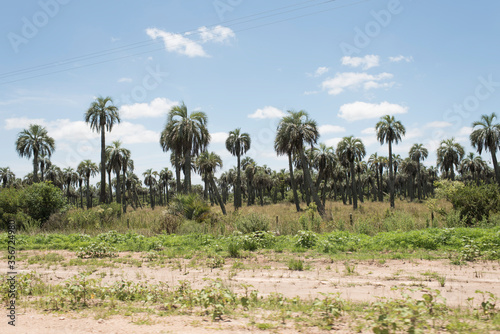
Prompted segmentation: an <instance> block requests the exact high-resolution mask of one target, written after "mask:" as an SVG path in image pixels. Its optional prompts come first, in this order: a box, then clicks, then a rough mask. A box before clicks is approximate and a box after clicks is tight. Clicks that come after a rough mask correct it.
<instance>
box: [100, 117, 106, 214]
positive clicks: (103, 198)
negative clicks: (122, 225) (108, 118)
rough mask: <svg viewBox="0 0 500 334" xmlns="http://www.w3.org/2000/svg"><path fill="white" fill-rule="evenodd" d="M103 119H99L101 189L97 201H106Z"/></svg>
mask: <svg viewBox="0 0 500 334" xmlns="http://www.w3.org/2000/svg"><path fill="white" fill-rule="evenodd" d="M104 121H105V119H104V118H103V120H102V121H101V124H100V125H101V126H100V130H101V189H100V194H99V203H100V204H104V203H106V137H105V131H106V128H105V125H106V124H105V123H104Z"/></svg>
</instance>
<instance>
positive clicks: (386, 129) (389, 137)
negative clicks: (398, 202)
mask: <svg viewBox="0 0 500 334" xmlns="http://www.w3.org/2000/svg"><path fill="white" fill-rule="evenodd" d="M375 130H376V131H377V139H378V141H379V142H380V144H382V145H383V144H384V143H388V144H389V191H390V199H391V208H394V169H393V168H394V166H393V164H392V143H396V144H397V143H399V142H400V141H401V137H402V136H404V135H405V133H406V129H405V127H404V126H403V124H402V123H401V122H400V121H396V120H395V119H394V116H390V115H385V116H383V117H381V119H380V121H379V122H378V123H377V125H376V126H375Z"/></svg>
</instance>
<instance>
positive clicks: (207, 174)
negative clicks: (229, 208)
mask: <svg viewBox="0 0 500 334" xmlns="http://www.w3.org/2000/svg"><path fill="white" fill-rule="evenodd" d="M196 165H197V166H198V170H199V172H200V174H201V175H202V176H203V178H204V179H205V180H206V183H207V184H209V185H210V188H211V190H212V192H213V193H214V194H215V198H216V199H217V202H218V203H219V206H220V209H221V210H222V213H223V214H224V215H226V207H225V206H224V202H223V201H222V198H221V196H220V194H219V189H218V188H217V185H216V184H215V180H214V179H215V177H214V173H215V171H216V170H217V168H222V159H221V157H220V156H219V155H217V154H215V153H214V152H210V153H209V152H206V151H205V152H202V153H201V154H200V155H199V156H198V158H197V159H196ZM205 188H206V186H205Z"/></svg>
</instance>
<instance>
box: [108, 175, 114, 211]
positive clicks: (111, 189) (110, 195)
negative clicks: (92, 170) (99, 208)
mask: <svg viewBox="0 0 500 334" xmlns="http://www.w3.org/2000/svg"><path fill="white" fill-rule="evenodd" d="M108 180H109V203H110V204H111V202H113V188H112V186H111V171H108Z"/></svg>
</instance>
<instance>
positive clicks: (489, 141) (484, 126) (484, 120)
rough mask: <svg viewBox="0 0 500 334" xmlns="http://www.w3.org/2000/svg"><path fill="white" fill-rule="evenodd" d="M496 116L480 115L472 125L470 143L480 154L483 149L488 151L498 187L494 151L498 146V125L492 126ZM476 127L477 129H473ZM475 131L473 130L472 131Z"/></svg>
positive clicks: (493, 114) (499, 135)
mask: <svg viewBox="0 0 500 334" xmlns="http://www.w3.org/2000/svg"><path fill="white" fill-rule="evenodd" d="M495 118H497V115H496V114H495V113H492V114H491V115H489V116H488V115H482V116H481V120H480V121H477V122H474V123H472V128H473V131H472V133H471V134H470V142H471V144H472V147H474V148H475V149H476V150H477V153H479V154H481V152H482V151H483V148H484V150H485V151H490V153H491V161H492V162H493V169H494V170H495V178H496V180H497V183H498V184H499V185H500V170H499V168H498V163H497V156H496V151H497V149H498V146H499V144H500V124H498V123H497V124H493V122H494V120H495ZM476 127H478V129H475V128H476ZM474 129H475V130H474Z"/></svg>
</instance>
